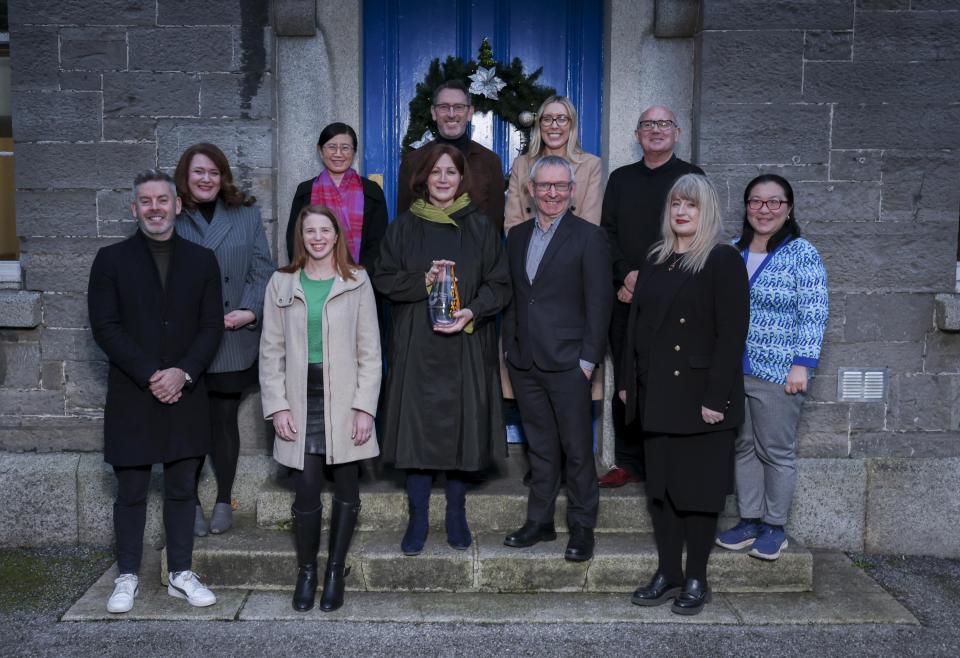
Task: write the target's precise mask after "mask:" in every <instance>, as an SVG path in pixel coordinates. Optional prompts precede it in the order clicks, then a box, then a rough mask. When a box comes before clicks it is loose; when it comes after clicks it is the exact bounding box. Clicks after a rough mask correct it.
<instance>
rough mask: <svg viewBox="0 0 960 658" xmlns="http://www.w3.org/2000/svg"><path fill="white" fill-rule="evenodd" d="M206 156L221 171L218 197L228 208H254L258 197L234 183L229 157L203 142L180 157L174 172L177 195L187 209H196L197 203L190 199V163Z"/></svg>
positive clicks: (213, 145)
mask: <svg viewBox="0 0 960 658" xmlns="http://www.w3.org/2000/svg"><path fill="white" fill-rule="evenodd" d="M198 153H199V154H200V155H205V156H207V157H208V158H210V159H211V160H212V161H213V164H215V165H216V166H217V169H219V170H220V191H219V192H218V193H217V197H218V198H219V199H221V200H222V201H223V205H225V206H226V207H227V208H239V207H240V206H252V205H253V204H255V203H256V202H257V197H255V196H248V195H247V194H244V192H243V191H242V190H241V189H240V188H239V187H237V186H236V184H235V183H234V182H233V172H232V171H230V162H228V161H227V156H226V155H224V153H223V151H221V150H220V147H219V146H217V145H216V144H210V143H209V142H201V143H199V144H194V145H193V146H191V147H190V148H188V149H187V150H186V151H184V152H183V155H181V156H180V162H178V163H177V169H176V171H174V172H173V180H174V182H176V184H177V194H179V195H180V198H181V200H182V201H183V205H184V207H186V208H191V209H192V208H196V207H197V203H196V201H194V200H193V199H191V198H190V186H189V184H188V183H187V181H188V180H189V178H190V163H191V162H192V161H193V156H195V155H197V154H198Z"/></svg>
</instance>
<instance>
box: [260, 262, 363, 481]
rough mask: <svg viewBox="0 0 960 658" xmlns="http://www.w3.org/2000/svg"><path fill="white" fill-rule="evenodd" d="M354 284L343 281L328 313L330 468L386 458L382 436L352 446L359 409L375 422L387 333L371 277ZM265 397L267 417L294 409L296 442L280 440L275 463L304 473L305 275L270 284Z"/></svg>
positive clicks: (263, 358)
mask: <svg viewBox="0 0 960 658" xmlns="http://www.w3.org/2000/svg"><path fill="white" fill-rule="evenodd" d="M354 276H355V278H354V279H353V280H352V281H350V280H345V279H342V278H340V277H337V278H336V279H335V280H334V282H333V286H332V287H331V289H330V294H329V296H328V297H327V301H326V302H325V303H324V305H323V403H324V411H325V414H324V433H325V434H326V441H327V444H326V452H327V454H326V459H327V463H328V464H343V463H345V462H351V461H357V460H359V459H368V458H370V457H376V456H377V455H379V454H380V448H379V446H378V444H377V437H376V431H374V433H373V435H372V436H371V437H370V440H369V441H367V442H366V443H365V444H363V445H362V446H355V445H353V441H352V440H351V439H350V435H351V433H352V431H353V416H354V411H353V410H354V409H359V410H361V411H365V412H367V413H368V414H370V415H371V416H373V415H375V414H376V412H377V399H378V398H379V396H380V376H381V370H382V363H381V360H380V330H379V327H378V325H377V309H376V305H375V302H374V298H373V287H372V286H371V285H370V278H369V277H368V276H367V273H366V272H365V271H364V270H357V271H356V272H355V273H354ZM260 397H261V399H262V401H263V416H264V418H266V419H267V420H269V419H271V418H272V417H273V415H274V414H275V413H277V412H278V411H283V410H284V409H289V410H290V412H291V413H292V414H293V422H294V425H295V426H296V428H297V438H296V440H295V441H284V440H283V439H280V438H279V437H274V442H273V458H274V459H276V460H277V461H278V462H280V463H281V464H283V465H285V466H290V467H292V468H297V469H300V470H302V469H303V454H304V438H303V437H304V436H305V434H306V431H307V305H306V301H305V297H304V294H303V287H302V286H301V285H300V271H299V270H298V271H296V272H294V273H292V274H288V273H286V272H275V273H274V274H273V276H272V277H271V279H270V282H269V283H268V284H267V294H266V298H265V300H264V304H263V333H262V334H261V337H260Z"/></svg>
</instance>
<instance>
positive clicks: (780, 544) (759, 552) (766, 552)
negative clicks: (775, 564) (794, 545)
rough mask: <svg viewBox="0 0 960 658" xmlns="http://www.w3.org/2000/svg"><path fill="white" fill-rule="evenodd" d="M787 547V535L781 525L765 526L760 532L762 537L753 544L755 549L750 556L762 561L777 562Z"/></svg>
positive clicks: (752, 549)
mask: <svg viewBox="0 0 960 658" xmlns="http://www.w3.org/2000/svg"><path fill="white" fill-rule="evenodd" d="M786 547H787V533H786V532H784V530H783V526H781V525H768V524H766V523H764V524H763V527H762V529H761V530H760V536H758V537H757V539H756V541H755V542H753V548H751V549H750V552H749V553H748V555H751V556H753V557H758V558H760V559H761V560H776V559H777V558H778V557H780V551H782V550H783V549H785V548H786Z"/></svg>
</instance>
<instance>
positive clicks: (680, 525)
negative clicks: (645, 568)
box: [649, 493, 720, 583]
mask: <svg viewBox="0 0 960 658" xmlns="http://www.w3.org/2000/svg"><path fill="white" fill-rule="evenodd" d="M649 509H650V516H651V518H652V519H653V535H654V538H655V539H656V541H657V558H658V560H659V566H658V567H657V570H658V571H659V572H660V573H662V574H663V575H664V576H666V578H667V580H669V581H670V582H671V583H682V582H683V578H684V571H683V568H682V559H683V558H682V553H683V546H684V544H686V546H687V569H686V577H687V578H696V579H697V580H699V581H701V582H703V583H706V582H707V561H708V560H709V559H710V551H711V550H712V549H713V540H714V537H715V536H716V532H717V518H718V517H719V516H720V515H719V514H717V513H715V512H685V511H682V510H678V509H677V508H676V506H675V505H674V504H673V500H672V499H671V498H670V494H669V493H667V495H666V496H665V499H664V500H659V499H656V498H651V499H650V502H649Z"/></svg>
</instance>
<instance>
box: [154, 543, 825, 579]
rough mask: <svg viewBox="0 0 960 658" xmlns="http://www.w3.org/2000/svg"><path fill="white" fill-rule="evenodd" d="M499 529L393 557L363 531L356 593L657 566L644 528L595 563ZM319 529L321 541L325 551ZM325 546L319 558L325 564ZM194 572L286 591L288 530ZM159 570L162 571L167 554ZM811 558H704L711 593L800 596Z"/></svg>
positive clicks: (355, 563) (797, 552) (589, 575)
mask: <svg viewBox="0 0 960 658" xmlns="http://www.w3.org/2000/svg"><path fill="white" fill-rule="evenodd" d="M503 536H504V534H503V533H494V532H479V533H475V535H474V543H473V545H472V546H471V547H470V548H469V549H468V550H466V551H456V550H453V549H451V548H450V547H449V546H448V545H447V544H446V535H445V534H444V533H443V532H442V531H440V532H438V531H432V532H431V533H430V535H429V536H428V539H427V544H426V547H425V549H424V552H423V553H422V554H421V555H419V556H416V557H406V556H404V555H402V554H401V553H400V549H399V543H400V533H399V532H397V531H385V530H378V531H361V532H358V533H357V534H356V535H355V537H354V541H353V546H352V548H351V552H350V554H349V557H348V565H350V566H351V567H352V570H353V571H352V573H351V575H350V577H349V578H348V580H347V583H348V588H349V589H352V590H355V591H410V592H416V591H437V592H629V591H632V590H633V589H634V588H635V587H636V586H637V584H638V583H640V582H646V581H647V580H648V579H649V578H650V575H651V574H652V573H653V572H654V571H655V569H656V566H657V553H656V547H655V545H654V541H653V536H652V535H651V534H650V533H615V532H608V533H603V534H598V535H597V543H596V550H595V553H594V558H593V560H591V561H589V562H586V563H573V562H567V561H566V560H564V559H563V550H564V548H565V546H566V541H567V537H566V535H564V534H562V533H561V534H560V536H559V537H558V538H557V540H556V541H553V542H542V543H540V544H538V545H536V546H533V547H531V548H526V549H515V548H508V547H506V546H504V545H503ZM326 539H327V535H326V533H324V536H323V541H321V547H322V548H323V549H325V545H326V543H327V541H326ZM323 553H324V550H322V551H321V556H320V561H321V564H323V561H324V560H325V557H324V555H323ZM193 568H194V570H195V571H196V572H197V573H199V574H200V575H201V576H202V578H203V580H204V582H205V583H207V584H209V585H210V586H211V587H214V588H238V589H253V590H262V589H263V590H269V589H289V588H291V587H292V586H293V583H294V580H295V577H296V554H295V551H294V547H293V537H292V533H291V532H289V531H287V532H284V531H277V530H271V529H265V528H258V527H246V528H244V527H240V528H235V529H234V530H233V531H231V532H230V533H228V534H226V535H220V536H209V537H204V538H198V539H197V540H196V542H195V544H194V552H193ZM161 574H162V575H165V574H166V553H165V552H164V555H163V565H162V566H161ZM812 574H813V557H812V555H811V553H810V551H809V550H807V549H806V548H805V547H803V546H801V545H799V543H798V542H795V541H794V540H792V539H791V545H790V548H789V549H787V550H786V551H785V552H784V554H783V555H782V556H781V558H780V559H779V560H778V561H777V562H773V563H770V562H764V561H761V560H756V559H754V558H750V557H748V556H747V555H746V554H744V553H736V552H731V551H725V550H722V549H717V550H716V551H715V552H714V553H713V555H712V556H711V558H710V571H709V576H708V577H709V580H710V583H711V586H712V587H713V588H714V589H715V590H716V591H718V592H800V591H809V590H810V589H811V587H812V582H813V575H812Z"/></svg>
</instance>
